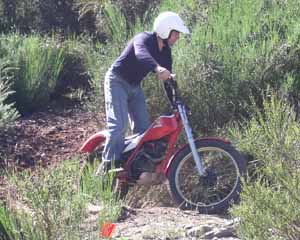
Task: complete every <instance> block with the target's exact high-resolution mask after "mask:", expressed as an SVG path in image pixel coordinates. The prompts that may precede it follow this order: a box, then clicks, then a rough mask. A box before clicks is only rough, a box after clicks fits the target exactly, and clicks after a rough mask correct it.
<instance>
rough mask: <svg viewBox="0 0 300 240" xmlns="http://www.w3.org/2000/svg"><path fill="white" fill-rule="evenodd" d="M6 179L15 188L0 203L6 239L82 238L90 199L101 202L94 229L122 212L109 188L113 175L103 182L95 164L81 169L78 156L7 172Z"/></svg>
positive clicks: (1, 223) (114, 219)
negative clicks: (15, 171) (83, 170)
mask: <svg viewBox="0 0 300 240" xmlns="http://www.w3.org/2000/svg"><path fill="white" fill-rule="evenodd" d="M8 179H9V182H10V185H11V187H12V188H14V189H15V191H16V192H15V194H14V196H13V197H12V198H10V199H8V203H7V205H5V206H4V205H1V207H0V227H1V228H2V229H3V234H6V235H7V236H9V237H10V238H9V239H82V238H83V237H84V236H86V235H87V232H86V231H87V229H86V228H88V227H90V226H88V225H87V224H89V223H87V222H86V219H87V218H88V215H87V214H88V213H87V205H88V204H90V203H92V204H97V205H99V206H101V210H100V212H99V221H98V223H96V225H94V226H93V227H94V228H95V227H96V228H97V230H96V231H97V233H99V232H100V230H99V229H100V226H101V224H102V223H103V222H107V221H110V222H113V221H116V219H117V218H118V216H119V215H120V213H121V203H120V201H119V200H118V198H117V197H116V196H114V193H112V191H111V184H112V176H110V178H108V181H106V184H105V185H103V183H102V182H103V181H102V179H101V178H99V177H96V176H94V167H92V166H91V167H88V168H86V169H85V172H84V173H83V172H82V171H81V170H80V166H79V164H78V160H73V161H67V162H65V163H63V164H61V165H58V166H56V167H53V168H51V169H43V168H38V169H36V170H35V171H32V170H26V171H22V172H21V173H13V174H9V175H8ZM14 206H19V207H14ZM94 231H95V230H94Z"/></svg>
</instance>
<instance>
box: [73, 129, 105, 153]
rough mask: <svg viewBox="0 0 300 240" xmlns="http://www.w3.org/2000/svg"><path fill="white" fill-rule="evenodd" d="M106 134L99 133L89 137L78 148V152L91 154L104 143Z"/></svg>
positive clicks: (103, 132)
mask: <svg viewBox="0 0 300 240" xmlns="http://www.w3.org/2000/svg"><path fill="white" fill-rule="evenodd" d="M106 136H107V133H106V131H100V132H97V133H95V134H93V135H92V136H90V137H89V138H88V139H87V140H86V141H85V142H84V143H83V145H82V146H81V147H80V149H79V152H81V153H91V152H93V151H94V150H95V149H96V148H97V147H98V146H99V145H100V144H102V143H104V142H105V139H106Z"/></svg>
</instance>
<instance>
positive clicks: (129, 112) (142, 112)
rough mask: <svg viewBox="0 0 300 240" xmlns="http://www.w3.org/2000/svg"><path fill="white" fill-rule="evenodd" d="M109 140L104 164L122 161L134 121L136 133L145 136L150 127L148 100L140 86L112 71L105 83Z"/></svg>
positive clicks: (104, 152)
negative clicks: (127, 136)
mask: <svg viewBox="0 0 300 240" xmlns="http://www.w3.org/2000/svg"><path fill="white" fill-rule="evenodd" d="M104 94H105V111H106V125H107V130H108V136H107V138H106V142H105V146H104V151H103V154H102V160H104V161H120V160H122V159H121V155H122V151H123V149H124V138H125V134H126V131H127V129H128V123H129V119H128V117H130V120H131V123H132V125H133V126H132V130H133V133H134V134H135V133H140V134H141V133H143V132H144V131H145V130H146V129H147V128H148V127H149V125H150V120H149V114H148V112H147V109H146V102H145V96H144V93H143V91H142V89H141V87H140V86H133V85H130V84H129V83H128V82H127V81H126V80H125V79H122V77H121V76H120V75H119V74H118V73H116V72H114V71H113V70H112V69H109V70H108V71H107V73H106V76H105V82H104Z"/></svg>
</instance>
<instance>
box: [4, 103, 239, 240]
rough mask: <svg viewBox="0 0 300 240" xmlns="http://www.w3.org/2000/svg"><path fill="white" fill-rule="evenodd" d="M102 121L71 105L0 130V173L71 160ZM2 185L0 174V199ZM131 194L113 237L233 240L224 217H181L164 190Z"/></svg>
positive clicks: (231, 228) (181, 213)
mask: <svg viewBox="0 0 300 240" xmlns="http://www.w3.org/2000/svg"><path fill="white" fill-rule="evenodd" d="M103 123H104V116H103V114H95V113H92V112H89V111H86V110H83V109H82V108H79V107H74V106H72V107H71V108H50V107H49V108H47V109H46V110H45V111H42V112H37V113H34V114H32V115H30V116H28V117H23V118H21V119H19V120H18V121H17V122H16V124H15V126H14V127H12V128H11V129H9V130H6V131H2V132H0V169H1V168H2V169H3V168H4V169H7V168H12V167H15V168H17V169H22V168H28V167H34V166H35V165H37V164H39V165H42V166H46V165H49V164H55V163H58V162H61V161H64V160H67V159H69V158H72V157H73V156H75V155H77V154H78V149H79V148H80V146H81V144H82V143H83V142H84V141H85V140H86V139H87V138H88V137H89V136H90V135H91V134H93V133H95V132H96V131H98V130H101V129H103V125H104V124H103ZM5 186H6V184H5V179H4V176H3V175H2V176H1V175H0V196H1V197H0V199H1V198H5V195H6V190H5V189H6V188H5ZM134 191H136V192H135V194H133V195H134V196H135V197H132V198H131V199H130V201H129V204H130V205H131V206H134V210H132V211H129V213H128V215H127V217H126V218H125V219H123V220H122V221H120V222H119V223H118V224H117V231H116V233H115V234H114V237H115V238H116V239H118V238H120V237H122V238H120V239H237V238H236V235H235V230H234V225H233V222H232V221H231V220H228V218H227V217H224V216H205V215H200V214H198V213H195V212H192V213H191V212H189V213H186V212H183V211H181V210H179V209H177V208H176V207H174V206H173V203H172V200H171V199H170V197H169V195H168V193H167V190H166V186H162V187H159V188H157V187H153V188H151V189H150V190H149V188H138V189H136V190H134ZM91 217H92V218H93V214H91ZM96 219H97V215H94V221H97V220H96ZM91 221H93V220H91Z"/></svg>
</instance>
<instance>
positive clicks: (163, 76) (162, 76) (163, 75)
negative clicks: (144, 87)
mask: <svg viewBox="0 0 300 240" xmlns="http://www.w3.org/2000/svg"><path fill="white" fill-rule="evenodd" d="M155 72H156V73H157V77H158V79H159V80H163V81H165V80H168V79H170V78H171V73H170V71H169V70H168V69H166V68H164V67H161V66H157V67H156V68H155Z"/></svg>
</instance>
